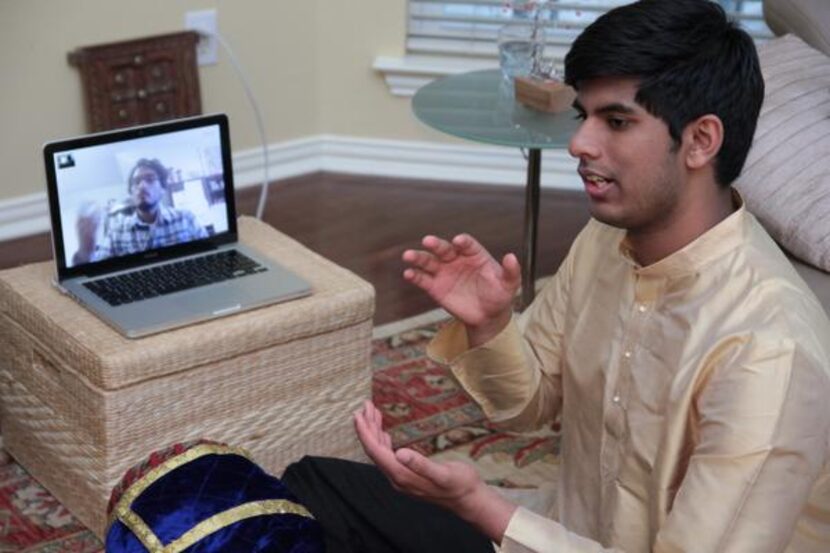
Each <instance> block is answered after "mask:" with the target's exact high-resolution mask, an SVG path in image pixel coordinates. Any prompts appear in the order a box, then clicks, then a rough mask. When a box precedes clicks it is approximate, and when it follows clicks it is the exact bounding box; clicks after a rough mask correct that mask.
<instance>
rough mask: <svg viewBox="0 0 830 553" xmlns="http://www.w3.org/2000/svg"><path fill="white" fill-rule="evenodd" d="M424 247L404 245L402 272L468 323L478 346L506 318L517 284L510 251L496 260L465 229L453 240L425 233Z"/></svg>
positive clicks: (473, 342) (518, 277) (517, 270)
mask: <svg viewBox="0 0 830 553" xmlns="http://www.w3.org/2000/svg"><path fill="white" fill-rule="evenodd" d="M421 244H422V245H423V247H424V249H423V250H406V251H405V252H404V253H403V260H404V262H406V263H407V264H409V265H410V266H409V267H408V268H407V269H406V270H405V271H404V273H403V276H404V278H405V279H406V280H408V281H410V282H412V283H413V284H415V285H416V286H418V287H419V288H421V289H423V290H424V291H425V292H426V293H427V294H429V295H430V297H432V299H433V300H435V302H436V303H438V305H440V306H441V307H443V308H444V309H446V310H447V311H448V312H449V313H450V314H451V315H452V316H454V317H455V318H456V319H458V320H459V321H461V322H462V323H464V324H465V325H466V326H467V334H468V337H469V339H470V346H471V347H474V346H476V345H481V344H482V343H484V342H486V341H487V340H489V339H490V338H492V337H494V336H495V335H496V334H498V333H499V332H500V331H501V330H502V329H503V328H504V327H505V326H506V325H507V323H508V322H509V321H510V317H511V314H512V302H513V298H514V296H515V294H516V291H517V290H518V289H519V285H520V283H521V267H520V265H519V261H518V259H516V256H515V255H514V254H512V253H509V254H507V255H505V256H504V258H503V259H502V261H501V263H499V262H498V261H496V260H495V259H494V258H493V256H492V255H490V253H489V252H488V251H487V250H485V249H484V247H483V246H482V245H481V244H479V243H478V241H476V240H475V239H474V238H473V237H472V236H470V235H469V234H459V235H458V236H456V237H455V238H453V239H452V241H447V240H444V239H441V238H438V237H436V236H425V237H424V239H423V240H422V241H421Z"/></svg>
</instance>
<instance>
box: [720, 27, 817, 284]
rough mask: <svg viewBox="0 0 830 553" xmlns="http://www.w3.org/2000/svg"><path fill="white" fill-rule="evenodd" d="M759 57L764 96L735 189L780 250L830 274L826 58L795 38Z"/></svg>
mask: <svg viewBox="0 0 830 553" xmlns="http://www.w3.org/2000/svg"><path fill="white" fill-rule="evenodd" d="M758 56H759V58H760V60H761V70H762V71H763V73H764V81H765V83H766V95H765V97H764V105H763V107H762V108H761V116H760V118H759V119H758V128H757V129H756V131H755V139H754V141H753V144H752V149H751V150H750V151H749V156H748V157H747V160H746V165H744V170H743V172H742V173H741V176H740V177H739V178H738V180H737V182H736V183H735V187H736V188H737V189H738V190H739V191H740V192H741V195H742V196H743V197H744V199H745V200H746V204H747V207H748V208H749V210H750V211H751V212H752V213H754V214H755V215H756V216H757V217H758V219H760V221H761V222H762V223H763V224H764V226H765V227H766V229H767V231H769V233H770V234H771V235H772V237H773V238H774V239H775V240H776V241H777V242H778V243H779V244H781V246H782V247H783V248H784V249H786V250H787V251H789V252H790V253H791V254H792V255H794V256H795V257H797V258H799V259H801V260H802V261H805V262H806V263H809V264H810V265H813V266H815V267H818V268H819V269H822V270H824V271H827V272H830V58H829V57H827V56H825V55H824V54H822V53H821V52H819V51H818V50H815V49H813V48H811V47H810V46H808V45H807V44H805V43H804V42H803V41H802V40H801V39H799V38H798V37H796V36H794V35H785V36H783V37H780V38H776V39H774V40H771V41H769V42H767V43H765V44H762V45H761V46H759V47H758Z"/></svg>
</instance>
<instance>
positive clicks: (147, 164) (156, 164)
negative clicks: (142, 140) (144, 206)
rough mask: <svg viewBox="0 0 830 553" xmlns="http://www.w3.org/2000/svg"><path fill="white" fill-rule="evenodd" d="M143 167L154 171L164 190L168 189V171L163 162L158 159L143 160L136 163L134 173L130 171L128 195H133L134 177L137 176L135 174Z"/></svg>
mask: <svg viewBox="0 0 830 553" xmlns="http://www.w3.org/2000/svg"><path fill="white" fill-rule="evenodd" d="M141 167H144V168H145V169H150V170H151V171H154V172H155V173H156V175H157V176H158V178H159V182H160V183H161V186H162V188H167V169H166V168H165V167H164V165H162V164H161V162H160V161H159V160H157V159H146V158H142V159H139V160H138V161H136V162H135V166H134V167H133V169H132V171H130V174H129V176H128V177H127V192H128V193H130V194H132V191H133V176H135V172H136V171H138V169H139V168H141Z"/></svg>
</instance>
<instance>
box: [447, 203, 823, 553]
mask: <svg viewBox="0 0 830 553" xmlns="http://www.w3.org/2000/svg"><path fill="white" fill-rule="evenodd" d="M829 347H830V322H828V319H827V316H826V314H825V313H824V311H823V310H822V307H821V305H820V304H819V303H818V300H817V299H816V298H815V296H814V295H813V294H812V293H811V292H810V291H809V290H808V288H807V287H806V285H805V284H804V283H803V281H802V280H801V279H800V278H799V277H798V275H797V274H796V272H795V270H794V269H793V267H792V266H791V265H790V263H789V262H788V261H787V260H786V258H785V257H784V255H783V254H782V253H781V251H780V250H779V249H778V247H777V246H776V244H775V243H774V242H773V241H772V239H770V237H769V236H768V235H767V234H766V232H765V231H764V230H763V229H762V228H761V226H760V225H759V224H758V222H757V221H756V219H755V218H754V217H753V216H752V215H750V214H749V213H747V212H746V211H745V210H744V208H743V207H741V208H739V209H738V210H737V211H736V212H735V213H733V214H732V215H730V216H729V217H728V218H727V219H725V220H724V221H722V222H721V223H720V224H719V225H717V226H716V227H714V228H713V229H711V230H710V231H708V232H707V233H705V234H704V235H703V236H701V237H699V238H698V239H697V240H695V241H694V242H693V243H691V244H689V245H688V246H686V247H685V248H683V249H682V250H680V251H678V252H676V253H674V254H672V255H670V256H669V257H667V258H665V259H663V260H661V261H659V262H657V263H654V264H652V265H649V266H647V267H640V266H638V265H637V263H635V262H634V261H633V260H632V258H631V256H630V255H629V254H628V252H627V251H626V247H625V240H624V231H621V230H618V229H615V228H612V227H609V226H606V225H603V224H601V223H599V222H597V221H591V222H590V223H589V224H588V225H587V226H586V228H585V229H584V230H583V231H582V232H581V233H580V235H579V236H578V238H577V239H576V241H575V242H574V245H573V246H572V248H571V251H570V253H569V254H568V256H567V258H566V259H565V261H564V262H563V264H562V266H561V267H560V269H559V271H558V273H557V274H556V276H555V277H554V278H553V279H552V280H551V282H550V283H549V284H548V285H547V286H546V287H545V288H544V290H543V291H542V292H541V293H540V294H539V296H538V297H537V298H536V301H534V303H533V304H532V305H531V307H530V308H529V309H528V310H527V311H526V312H525V313H524V314H523V315H522V316H521V318H519V319H518V320H517V321H515V322H511V324H510V325H509V326H508V327H507V328H506V329H505V330H504V331H502V332H501V334H499V335H498V336H496V337H495V338H493V339H492V340H491V341H490V342H488V343H486V344H484V345H482V346H480V347H478V348H474V349H468V346H467V343H466V333H465V331H464V328H463V327H462V326H461V325H460V324H459V323H452V324H450V325H449V326H447V327H445V328H444V330H443V331H442V332H441V333H439V335H438V336H437V337H436V338H435V340H434V342H433V343H432V344H431V346H430V353H431V355H432V356H433V358H435V359H437V360H439V361H443V362H448V363H449V364H450V366H451V368H452V370H453V372H454V374H455V375H456V377H457V378H458V379H459V381H460V382H461V383H462V385H463V386H464V387H465V388H466V389H467V391H468V392H469V393H470V394H471V396H472V397H473V398H474V399H475V400H476V401H477V402H478V403H479V404H480V405H481V406H482V408H483V409H484V411H485V413H486V414H487V416H488V417H490V418H491V419H492V420H494V421H499V422H504V423H507V424H509V425H510V426H514V427H533V426H537V425H539V424H542V423H544V422H549V421H551V420H553V419H554V417H555V416H556V415H557V414H558V413H560V412H561V416H562V428H563V431H562V454H561V466H560V482H559V490H558V506H557V510H558V513H551V518H545V517H542V516H540V515H536V514H534V513H532V512H531V511H529V510H527V509H524V508H521V507H520V508H518V509H517V510H516V512H515V514H514V515H513V517H512V519H511V520H510V524H509V526H508V528H507V532H506V534H505V536H504V539H503V542H502V546H501V551H504V552H514V551H540V552H541V551H550V552H557V553H562V552H588V551H606V550H613V551H625V552H629V553H633V552H645V551H655V552H681V551H682V552H692V551H700V552H714V551H719V552H720V551H723V552H751V553H760V552H766V551H788V552H798V553H806V552H810V553H812V552H819V551H822V552H825V553H826V552H828V551H830V464H828V459H830V456H828V451H829V450H830V446H829V445H828V444H830V353H828V348H829ZM554 519H558V520H559V521H560V522H556V521H555V520H554Z"/></svg>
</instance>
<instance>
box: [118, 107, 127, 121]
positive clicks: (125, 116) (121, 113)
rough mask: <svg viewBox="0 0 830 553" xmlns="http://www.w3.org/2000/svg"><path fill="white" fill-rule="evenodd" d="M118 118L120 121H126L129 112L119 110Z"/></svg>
mask: <svg viewBox="0 0 830 553" xmlns="http://www.w3.org/2000/svg"><path fill="white" fill-rule="evenodd" d="M118 118H119V119H126V118H127V110H125V109H119V110H118Z"/></svg>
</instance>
